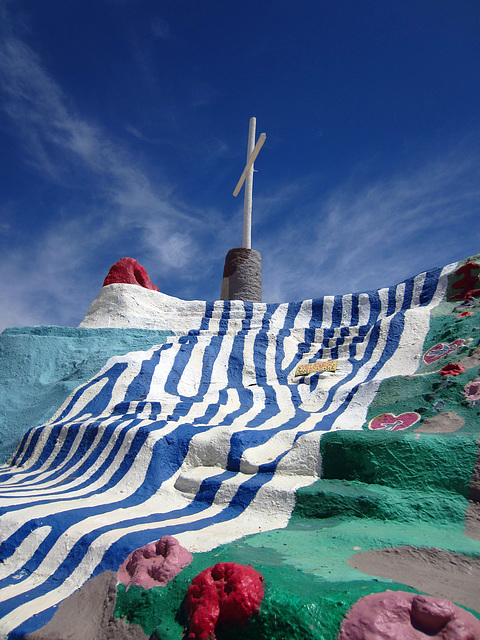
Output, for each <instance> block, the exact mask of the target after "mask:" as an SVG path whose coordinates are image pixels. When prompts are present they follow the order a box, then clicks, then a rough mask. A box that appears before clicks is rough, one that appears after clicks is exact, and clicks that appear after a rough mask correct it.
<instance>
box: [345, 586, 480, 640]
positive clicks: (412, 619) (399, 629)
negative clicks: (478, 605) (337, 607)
mask: <svg viewBox="0 0 480 640" xmlns="http://www.w3.org/2000/svg"><path fill="white" fill-rule="evenodd" d="M435 638H437V640H479V639H480V620H477V618H475V616H473V615H472V614H471V613H468V611H465V609H462V608H460V607H457V606H456V605H454V604H453V602H450V600H443V599H441V598H434V597H432V596H422V595H417V594H415V593H406V592H404V591H386V592H384V593H372V594H371V595H369V596H366V597H365V598H361V599H360V600H358V602H356V603H355V604H354V605H353V607H352V608H351V609H350V611H349V612H348V613H347V615H346V616H345V618H344V619H343V623H342V627H341V629H340V633H339V634H338V636H337V640H380V639H381V640H434V639H435Z"/></svg>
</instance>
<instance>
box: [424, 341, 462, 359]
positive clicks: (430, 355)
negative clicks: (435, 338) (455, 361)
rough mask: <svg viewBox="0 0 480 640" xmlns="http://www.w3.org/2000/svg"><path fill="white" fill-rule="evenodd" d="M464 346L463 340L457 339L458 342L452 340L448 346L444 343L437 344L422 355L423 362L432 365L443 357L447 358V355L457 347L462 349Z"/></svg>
mask: <svg viewBox="0 0 480 640" xmlns="http://www.w3.org/2000/svg"><path fill="white" fill-rule="evenodd" d="M464 344H465V340H462V339H461V338H459V339H458V340H454V341H453V342H450V344H446V343H445V342H439V343H438V344H436V345H435V346H434V347H431V349H429V350H428V351H427V352H426V353H425V354H424V355H423V360H424V362H425V363H426V364H432V362H436V361H437V360H440V358H443V357H444V356H448V354H449V353H452V352H453V351H456V350H457V349H458V348H459V347H462V346H463V345H464Z"/></svg>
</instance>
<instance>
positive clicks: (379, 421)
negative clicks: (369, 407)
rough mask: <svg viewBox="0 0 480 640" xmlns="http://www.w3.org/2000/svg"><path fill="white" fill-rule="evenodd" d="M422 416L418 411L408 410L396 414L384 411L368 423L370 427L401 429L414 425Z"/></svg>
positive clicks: (389, 429)
mask: <svg viewBox="0 0 480 640" xmlns="http://www.w3.org/2000/svg"><path fill="white" fill-rule="evenodd" d="M421 418H422V416H421V415H420V414H419V413H417V412H416V411H407V412H406V413H401V414H400V415H398V416H396V415H395V414H394V413H382V414H380V415H379V416H377V417H376V418H373V420H370V422H369V423H368V428H369V429H384V430H385V431H401V430H402V429H408V427H411V426H413V425H414V424H416V423H417V422H418V421H419V420H421Z"/></svg>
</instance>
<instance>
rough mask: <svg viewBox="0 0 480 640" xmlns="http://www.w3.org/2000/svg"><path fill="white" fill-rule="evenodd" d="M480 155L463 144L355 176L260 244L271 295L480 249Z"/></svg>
mask: <svg viewBox="0 0 480 640" xmlns="http://www.w3.org/2000/svg"><path fill="white" fill-rule="evenodd" d="M479 168H480V157H479V156H478V155H477V154H476V153H475V152H472V147H471V146H468V148H466V147H465V145H462V144H460V145H458V146H457V147H455V148H454V149H451V150H449V151H447V152H445V154H444V155H443V156H442V157H441V158H436V159H434V160H430V161H428V160H425V162H424V163H423V164H422V163H417V166H416V167H415V168H414V169H410V170H405V171H404V172H401V173H397V174H395V175H392V176H390V177H388V178H384V179H381V180H375V179H371V180H370V181H366V182H364V183H363V184H359V183H357V182H356V181H355V178H351V179H350V180H349V181H347V182H346V183H345V184H344V185H341V186H340V187H339V188H337V189H336V190H335V191H334V192H333V193H331V194H330V195H328V196H327V197H326V198H325V200H324V201H319V200H318V199H315V200H313V201H311V202H310V203H309V204H308V205H304V206H303V207H302V208H300V209H297V210H296V211H295V210H294V213H293V215H292V216H290V222H289V224H288V225H287V226H285V227H284V228H283V229H282V230H281V232H280V230H279V233H277V234H276V235H275V236H270V234H266V233H264V234H263V237H261V238H259V242H258V244H259V245H260V247H261V251H262V253H264V255H266V256H268V261H265V262H264V271H263V273H264V291H265V293H266V295H268V299H269V300H272V301H273V300H295V299H302V298H308V297H317V296H321V295H326V294H334V293H348V292H353V291H359V290H368V289H373V288H379V287H381V286H388V285H391V284H395V283H396V282H399V281H401V280H403V279H405V278H407V277H409V276H412V275H415V274H416V273H418V272H420V271H422V270H425V269H428V268H430V267H434V266H442V265H444V264H448V263H449V262H453V261H455V260H458V259H462V258H464V257H467V256H466V255H464V254H468V253H476V252H478V251H479V249H480V225H479V224H478V212H479V210H480V183H479V181H478V173H479Z"/></svg>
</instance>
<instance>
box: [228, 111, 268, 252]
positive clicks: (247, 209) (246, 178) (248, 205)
mask: <svg viewBox="0 0 480 640" xmlns="http://www.w3.org/2000/svg"><path fill="white" fill-rule="evenodd" d="M256 125H257V120H256V118H250V123H249V127H248V145H247V163H246V165H245V168H244V170H243V172H242V175H241V176H240V180H239V181H238V182H237V186H236V187H235V191H234V192H233V195H234V196H238V194H239V192H240V189H241V188H242V185H243V183H244V182H245V198H244V201H243V243H242V248H244V249H251V248H252V192H253V172H254V168H253V163H254V162H255V159H256V157H257V156H258V154H259V152H260V149H261V148H262V146H263V143H264V142H265V140H266V138H267V136H266V135H265V134H264V133H262V134H261V135H260V137H259V138H258V140H257V144H255V129H256Z"/></svg>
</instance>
